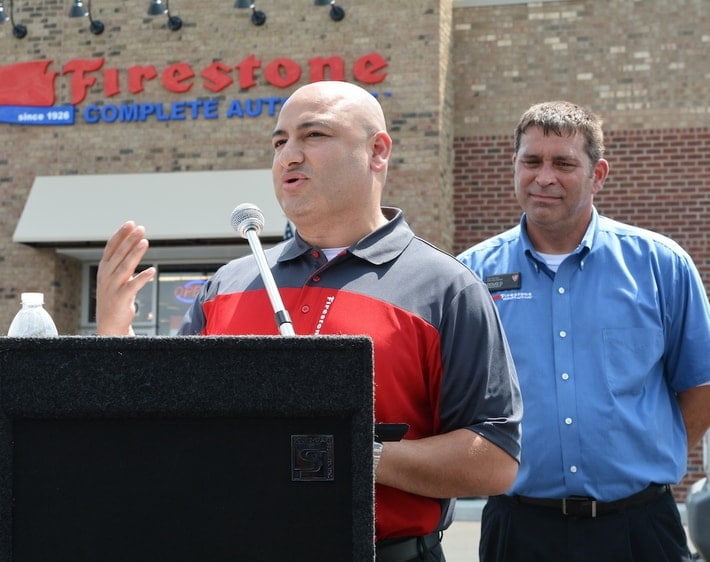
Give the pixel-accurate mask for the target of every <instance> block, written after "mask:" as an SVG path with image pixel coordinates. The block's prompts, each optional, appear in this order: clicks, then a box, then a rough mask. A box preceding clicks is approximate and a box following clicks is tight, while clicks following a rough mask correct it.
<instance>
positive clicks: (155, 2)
mask: <svg viewBox="0 0 710 562" xmlns="http://www.w3.org/2000/svg"><path fill="white" fill-rule="evenodd" d="M167 11H168V9H167V8H166V7H165V5H164V4H163V0H150V6H148V15H149V16H162V15H163V14H164V13H165V12H167Z"/></svg>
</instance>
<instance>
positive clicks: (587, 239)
mask: <svg viewBox="0 0 710 562" xmlns="http://www.w3.org/2000/svg"><path fill="white" fill-rule="evenodd" d="M598 227H599V213H598V212H597V208H596V207H594V206H592V220H590V221H589V226H587V230H586V231H585V232H584V236H582V241H581V242H580V243H579V245H578V246H577V248H576V249H575V250H574V251H573V252H572V254H577V255H578V256H579V267H580V268H584V260H585V258H586V257H587V254H588V253H589V252H591V251H592V245H593V243H594V238H595V235H596V233H597V230H598ZM520 238H521V239H522V241H523V250H524V252H525V254H526V255H528V256H531V257H532V258H534V259H535V260H536V261H537V262H543V260H542V259H541V258H540V255H539V254H538V253H537V250H535V247H534V246H533V245H532V242H530V238H529V237H528V229H527V216H526V215H525V213H523V215H522V216H521V217H520Z"/></svg>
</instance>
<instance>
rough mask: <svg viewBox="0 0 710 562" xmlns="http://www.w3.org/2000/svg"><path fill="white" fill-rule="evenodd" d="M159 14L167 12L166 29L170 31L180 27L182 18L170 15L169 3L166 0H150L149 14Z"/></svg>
mask: <svg viewBox="0 0 710 562" xmlns="http://www.w3.org/2000/svg"><path fill="white" fill-rule="evenodd" d="M161 14H167V16H168V29H169V30H170V31H177V30H178V29H180V28H181V27H182V19H180V17H179V16H171V15H170V5H169V4H168V0H165V3H164V4H163V0H150V6H148V15H149V16H159V15H161Z"/></svg>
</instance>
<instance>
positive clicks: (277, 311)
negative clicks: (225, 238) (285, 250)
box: [231, 203, 296, 336]
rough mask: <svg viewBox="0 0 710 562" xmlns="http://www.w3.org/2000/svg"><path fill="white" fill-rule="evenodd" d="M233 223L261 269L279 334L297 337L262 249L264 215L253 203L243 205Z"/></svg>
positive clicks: (233, 218) (233, 214) (233, 215)
mask: <svg viewBox="0 0 710 562" xmlns="http://www.w3.org/2000/svg"><path fill="white" fill-rule="evenodd" d="M231 223H232V228H234V230H235V231H236V232H237V234H239V236H241V237H242V238H246V239H247V240H248V241H249V246H250V247H251V251H252V254H253V255H254V259H255V260H256V265H257V266H258V267H259V273H260V274H261V279H262V281H263V282H264V286H265V287H266V293H267V294H268V295H269V300H270V301H271V307H272V308H273V310H274V317H275V319H276V326H277V327H278V329H279V333H280V334H281V335H282V336H295V335H296V332H295V331H294V330H293V323H292V322H291V317H290V316H289V314H288V310H286V307H285V306H284V303H283V301H282V300H281V294H280V293H279V289H278V287H277V286H276V281H274V275H273V274H272V273H271V269H269V264H268V263H267V261H266V255H265V254H264V249H263V248H262V247H261V240H259V234H260V233H261V229H262V228H264V213H262V212H261V209H259V207H257V206H256V205H253V204H252V203H242V204H241V205H238V206H237V208H236V209H234V211H232V219H231Z"/></svg>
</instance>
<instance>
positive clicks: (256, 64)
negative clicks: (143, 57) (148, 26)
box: [0, 52, 390, 125]
mask: <svg viewBox="0 0 710 562" xmlns="http://www.w3.org/2000/svg"><path fill="white" fill-rule="evenodd" d="M105 63H106V59H105V58H103V57H102V58H96V59H74V60H70V61H69V62H67V63H66V64H64V66H63V67H62V69H61V73H60V72H57V71H53V70H52V69H51V67H52V65H53V64H54V61H52V60H41V61H32V62H22V63H15V64H10V65H5V66H0V123H3V122H4V123H11V124H20V125H73V124H74V121H75V110H76V106H77V105H79V104H80V103H81V102H83V101H84V99H85V98H86V96H87V93H88V92H89V90H90V89H94V90H97V89H98V88H101V92H102V94H103V96H105V97H106V98H107V99H110V98H113V97H115V96H118V95H121V94H123V95H127V96H130V97H135V96H136V95H139V94H143V93H145V92H146V91H148V92H151V91H152V89H153V86H154V85H155V84H158V85H160V86H161V87H162V88H163V89H164V90H165V91H167V92H169V93H171V94H178V95H183V94H189V93H191V92H192V90H193V88H195V86H198V87H202V89H204V90H206V91H207V92H208V93H213V94H218V93H221V92H224V91H225V90H228V89H229V88H234V89H238V90H239V91H240V92H244V91H248V90H250V89H252V88H254V87H256V86H257V85H258V84H257V78H260V79H262V80H264V81H265V82H266V83H267V84H269V85H271V86H274V87H276V88H281V89H286V88H290V87H291V86H293V85H295V84H296V83H298V82H299V80H301V78H302V76H303V70H304V69H303V68H302V66H301V65H300V64H299V63H298V62H296V61H294V60H292V59H289V58H286V57H278V58H276V59H274V60H272V61H269V62H268V63H266V64H264V63H263V62H262V61H261V60H260V59H259V58H257V57H256V56H255V55H253V54H250V55H248V56H247V57H245V58H244V59H242V60H241V61H240V62H239V63H237V64H235V65H229V64H226V63H225V62H222V61H214V62H212V63H210V64H209V65H207V66H206V67H204V68H201V69H194V68H193V67H192V66H191V65H190V64H188V63H186V62H176V63H173V64H170V65H168V66H166V67H165V68H163V69H159V68H156V67H155V66H154V65H152V64H148V65H134V66H129V67H128V68H123V69H119V68H115V67H106V64H105ZM387 66H388V63H387V61H386V59H385V58H384V57H383V56H382V55H380V54H379V53H375V52H372V53H368V54H365V55H363V56H361V57H359V58H358V59H357V60H355V62H354V63H353V64H352V65H351V68H350V74H351V76H352V78H353V80H354V81H356V82H359V83H361V84H363V85H364V86H373V85H375V84H380V83H382V82H383V81H384V80H385V78H386V77H387V73H386V72H385V70H386V68H387ZM345 67H346V64H345V61H344V60H343V58H342V57H339V56H331V57H313V58H311V59H309V60H308V62H307V70H308V81H309V82H317V81H320V80H340V81H345V80H346V70H345ZM60 76H62V77H67V79H68V80H69V91H70V97H71V99H70V100H69V102H68V104H64V105H57V94H56V92H57V87H56V81H57V78H59V77H60ZM373 95H376V96H377V95H385V96H388V95H390V94H389V93H387V92H373ZM285 100H286V97H280V96H270V97H261V98H247V99H241V98H235V99H232V100H224V99H204V97H201V98H200V99H193V100H188V101H174V102H170V103H160V102H159V103H154V102H147V103H124V104H110V103H100V104H90V105H87V106H86V107H85V108H83V111H82V113H81V115H82V116H83V118H84V121H85V122H86V123H89V124H95V123H116V122H120V123H125V122H143V121H147V120H149V119H154V120H156V121H188V120H196V119H218V118H220V117H225V118H235V117H236V118H244V117H259V116H261V115H265V114H266V115H270V116H273V115H275V114H276V113H277V111H278V108H279V107H280V105H281V104H282V103H283V102H284V101H285Z"/></svg>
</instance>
